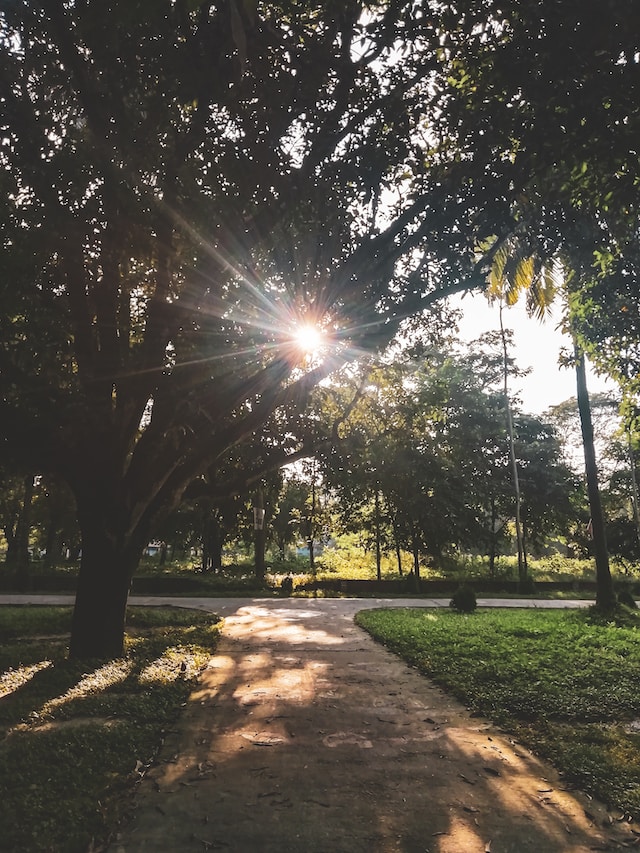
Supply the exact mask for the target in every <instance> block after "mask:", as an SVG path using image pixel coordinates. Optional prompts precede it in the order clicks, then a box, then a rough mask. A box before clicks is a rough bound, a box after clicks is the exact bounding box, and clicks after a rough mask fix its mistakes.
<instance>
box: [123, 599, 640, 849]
mask: <svg viewBox="0 0 640 853" xmlns="http://www.w3.org/2000/svg"><path fill="white" fill-rule="evenodd" d="M354 609H355V608H354V606H353V605H352V606H350V607H346V606H342V607H341V606H340V605H339V604H337V603H335V602H321V601H317V602H300V603H298V604H295V605H294V604H293V603H290V602H286V603H279V602H277V601H276V602H272V603H268V604H267V603H261V604H247V605H245V606H240V607H239V609H238V610H237V611H236V612H235V613H234V614H233V615H232V616H230V617H229V618H227V619H226V620H225V625H224V629H223V639H222V641H221V643H220V645H219V648H218V653H217V654H216V656H215V657H214V658H213V659H212V660H211V662H210V664H209V666H208V668H207V669H206V670H205V672H204V674H203V676H202V679H201V683H200V686H199V688H198V690H196V691H195V692H194V693H193V694H192V696H191V698H190V701H189V703H188V706H187V708H186V709H185V713H184V715H183V717H182V719H181V721H180V724H179V728H178V729H177V730H176V731H175V732H174V733H172V734H171V735H170V736H169V737H168V738H167V740H166V742H165V746H164V749H163V753H162V755H161V758H160V761H159V763H158V764H157V765H156V766H154V767H153V768H151V770H150V771H149V772H148V773H147V775H146V777H145V779H144V780H143V781H142V782H141V784H140V786H139V788H138V791H137V795H136V798H135V801H134V803H133V809H132V810H133V817H132V820H131V823H130V824H129V825H128V826H127V827H125V828H124V829H123V831H122V833H121V834H120V835H119V836H118V838H117V840H116V841H115V842H114V843H113V844H112V846H111V847H110V848H109V849H110V850H111V851H112V853H142V851H145V853H147V851H149V853H150V851H153V853H159V851H180V853H181V852H182V851H197V850H200V851H201V850H225V851H239V853H244V851H247V853H254V851H260V853H272V852H273V853H275V851H278V853H283V851H284V853H286V852H287V851H290V853H298V852H299V853H359V852H360V851H362V853H391V851H403V853H414V851H415V853H418V851H420V853H425V851H427V853H486V851H490V853H529V851H530V853H534V851H535V853H587V851H592V850H602V851H613V850H619V849H623V848H624V847H626V846H628V845H629V844H630V843H633V842H634V841H635V840H637V836H636V835H634V834H633V832H632V830H631V828H630V827H629V826H628V825H627V824H625V823H624V822H622V821H621V820H620V818H621V815H616V814H609V813H608V812H607V810H606V809H605V808H604V807H603V806H602V805H601V804H600V803H597V802H594V801H593V800H591V799H589V798H587V797H586V796H585V795H583V794H581V793H580V792H576V791H570V790H567V787H566V786H565V785H564V784H563V782H562V779H561V778H560V777H559V776H558V774H557V773H555V771H554V770H553V769H552V768H551V767H550V766H549V765H547V764H545V763H543V762H541V761H540V760H538V759H537V758H536V757H535V756H533V755H532V754H531V753H530V752H528V751H527V750H526V749H524V748H523V747H521V746H519V745H518V744H517V743H514V742H513V741H511V740H510V739H509V738H508V737H506V736H505V735H504V734H503V733H501V732H500V731H498V730H496V729H495V728H494V727H492V726H491V725H490V724H489V723H488V722H487V721H486V720H483V719H479V718H474V717H472V716H471V715H470V714H469V713H468V712H467V711H466V710H465V709H464V708H463V707H462V706H461V705H460V704H459V703H457V702H456V701H454V700H452V699H451V698H450V697H448V696H447V695H446V694H445V693H444V692H443V691H442V690H440V689H439V688H438V687H436V686H434V685H433V684H432V683H430V682H429V681H428V680H427V679H425V678H423V677H422V676H420V675H419V674H418V673H417V672H416V671H415V670H413V669H411V668H410V667H408V666H406V665H405V664H404V663H403V662H401V661H400V660H399V659H398V658H396V657H395V656H394V655H392V654H390V653H389V652H387V651H386V650H385V649H383V648H382V647H380V646H379V645H377V644H376V643H374V642H373V641H372V640H371V639H370V638H369V637H368V636H367V635H366V634H365V633H364V632H363V631H361V630H360V629H358V628H357V627H356V626H355V625H354V624H353V619H352V615H353V612H354Z"/></svg>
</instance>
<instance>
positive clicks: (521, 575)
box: [500, 301, 527, 586]
mask: <svg viewBox="0 0 640 853" xmlns="http://www.w3.org/2000/svg"><path fill="white" fill-rule="evenodd" d="M500 336H501V338H502V350H503V362H502V366H503V376H504V404H505V406H506V410H507V435H508V437H509V457H510V459H511V472H512V475H513V491H514V495H515V499H516V508H515V523H516V539H517V542H518V583H519V584H520V585H521V586H522V585H523V584H524V583H525V581H526V580H527V561H526V558H525V556H524V545H523V541H522V523H521V520H520V505H521V498H520V478H519V476H518V459H517V457H516V442H515V437H514V434H513V417H512V414H511V402H510V400H509V358H508V352H507V337H506V335H505V331H504V324H503V322H502V301H501V302H500Z"/></svg>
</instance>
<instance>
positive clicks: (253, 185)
mask: <svg viewBox="0 0 640 853" xmlns="http://www.w3.org/2000/svg"><path fill="white" fill-rule="evenodd" d="M432 26H433V24H431V23H429V21H427V20H426V19H425V18H424V17H423V16H420V15H416V14H414V13H413V11H412V4H411V3H406V4H405V3H400V4H394V5H393V6H392V7H389V8H385V7H382V6H381V7H380V8H377V6H376V5H375V4H374V5H373V6H371V7H370V8H369V10H368V11H365V9H364V6H363V4H361V3H358V2H353V1H351V2H346V3H345V2H328V3H313V2H305V3H293V2H283V3H275V4H269V5H268V6H256V4H253V3H250V2H244V3H241V2H236V0H220V2H215V3H213V2H195V3H194V2H187V0H176V2H172V1H170V0H164V1H162V0H147V2H140V3H136V4H130V3H128V2H112V3H102V2H97V0H95V2H90V0H89V1H88V2H74V3H70V2H64V0H51V2H47V3H44V2H43V3H37V2H33V3H31V2H29V3H17V4H11V5H5V6H4V8H3V11H2V12H1V13H0V40H1V41H2V47H3V51H2V59H1V65H0V105H1V113H2V120H1V124H0V135H1V136H2V138H3V140H4V142H3V145H2V147H1V149H0V166H1V168H2V171H1V178H0V180H1V181H2V188H3V193H2V198H3V202H2V209H1V215H2V220H3V222H2V224H3V234H4V237H3V249H4V255H5V266H4V276H3V278H2V284H1V287H2V293H1V294H0V295H1V296H2V304H3V316H2V341H3V347H2V364H1V369H2V373H3V379H4V388H3V395H2V408H3V411H2V432H3V452H4V453H7V454H12V455H13V456H15V457H16V458H20V459H22V460H24V464H25V465H26V464H27V463H28V464H29V465H35V466H36V469H40V470H51V471H54V472H56V473H59V474H60V475H62V476H63V477H64V478H65V479H66V481H67V482H68V483H69V485H70V486H71V489H72V490H73V492H74V495H75V498H76V501H77V506H78V516H79V523H80V527H81V531H82V563H81V568H80V574H79V580H78V591H77V599H76V606H75V613H74V621H73V631H72V642H71V653H72V654H73V655H76V656H79V655H99V656H104V655H113V654H118V653H119V652H120V651H121V648H122V640H123V620H124V611H125V606H126V601H127V594H128V589H129V585H130V581H131V577H132V574H133V572H134V570H135V568H136V566H137V563H138V559H139V555H140V553H141V549H142V548H143V547H144V545H145V544H146V542H147V539H148V537H149V531H150V529H151V526H152V524H153V523H154V521H156V522H157V518H158V515H159V514H162V513H165V512H168V511H170V510H171V509H172V508H173V507H174V506H175V505H176V504H177V503H178V502H179V500H180V497H181V495H182V494H183V492H184V489H185V488H186V487H187V485H188V484H189V482H190V481H192V480H193V478H194V477H196V476H197V475H199V474H200V473H201V472H202V471H203V470H205V468H207V467H210V466H211V465H213V464H215V462H216V460H219V459H222V458H224V457H225V454H227V453H228V451H229V448H231V447H233V446H234V445H237V444H238V443H239V442H242V441H243V440H245V439H250V438H251V437H252V436H253V435H254V434H255V433H256V432H257V431H260V430H261V428H262V426H263V425H264V424H265V423H266V422H267V421H268V419H269V418H270V417H271V416H272V415H273V413H274V412H276V411H278V410H279V409H280V408H282V407H284V406H287V405H291V404H292V401H300V400H302V399H304V396H305V394H306V393H307V392H308V390H309V389H310V388H311V387H313V385H314V384H316V383H317V382H318V380H319V379H321V378H322V377H323V376H324V375H326V374H327V373H329V372H330V371H331V369H332V368H333V367H335V366H336V365H337V364H339V363H340V362H341V361H342V360H346V359H348V358H350V357H353V353H354V352H357V351H359V350H360V349H361V348H367V349H371V348H373V349H375V348H376V347H379V346H383V345H385V344H386V343H387V342H388V341H389V340H390V338H391V337H392V336H393V334H394V332H395V330H396V328H397V326H398V323H399V322H400V320H401V318H402V317H404V316H407V315H408V314H411V313H413V312H416V311H420V310H422V309H423V308H425V307H426V306H428V305H429V304H430V303H431V302H432V301H433V300H434V299H436V298H438V297H439V296H441V295H443V294H445V293H446V292H451V291H455V290H456V289H458V288H460V287H461V286H467V285H468V284H469V283H470V282H471V281H472V279H470V278H469V276H473V275H474V272H476V270H475V266H474V264H475V259H474V257H473V256H472V248H473V240H472V239H471V236H470V235H467V236H463V235H462V232H461V229H460V221H461V220H460V211H464V210H465V209H466V208H468V207H469V205H468V202H467V201H466V200H464V199H463V198H461V197H460V195H459V193H458V180H457V178H456V177H455V176H454V175H453V174H452V173H450V170H449V169H448V166H447V164H446V163H442V164H438V163H434V170H433V172H432V173H429V174H428V173H427V171H426V170H425V168H424V162H425V161H426V160H427V159H428V158H433V156H434V155H433V154H432V153H431V149H432V142H430V141H428V140H426V139H425V138H424V137H422V138H420V137H419V136H418V135H417V132H418V128H419V126H420V124H421V123H424V122H425V121H426V108H425V107H424V106H423V105H422V101H423V98H424V96H425V94H426V93H427V92H428V86H429V84H430V81H431V80H432V78H433V75H434V73H435V69H436V66H437V63H438V59H437V54H438V50H439V45H438V40H437V38H435V37H434V34H433V32H431V28H432ZM400 44H402V50H403V51H404V52H405V61H404V62H399V61H398V59H399V56H398V49H399V45H400ZM408 166H409V168H410V170H411V171H412V172H415V173H416V174H419V180H417V181H416V182H414V184H413V186H412V187H407V192H406V193H400V194H392V189H393V187H394V186H395V187H401V186H402V182H403V180H405V178H404V177H403V176H404V173H405V172H406V170H407V167H408ZM447 233H449V234H450V235H451V244H452V245H454V246H455V254H453V253H452V254H451V255H450V257H451V258H452V259H453V260H452V263H451V266H450V269H449V276H448V278H446V279H444V278H442V277H439V276H437V275H431V276H428V275H427V262H428V261H430V260H431V259H432V258H433V256H434V253H435V252H436V249H437V248H438V247H437V246H436V247H435V248H434V244H442V245H446V244H447V241H446V235H447ZM433 235H437V237H434V236H433ZM440 254H441V253H440ZM441 275H442V273H441ZM477 280H478V279H476V281H477ZM463 282H464V284H463ZM391 283H392V285H391ZM5 297H6V298H5ZM304 322H313V323H319V324H322V325H324V327H325V328H327V329H328V330H329V331H330V332H331V333H332V335H333V340H332V345H331V352H330V354H329V355H327V356H326V357H325V358H324V360H322V361H321V362H318V363H316V364H311V365H309V364H307V365H306V366H305V365H304V364H303V363H302V359H301V356H300V353H299V352H298V350H297V349H296V347H295V345H294V342H293V341H294V332H295V328H296V326H297V325H299V324H302V323H304Z"/></svg>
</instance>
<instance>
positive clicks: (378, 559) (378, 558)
mask: <svg viewBox="0 0 640 853" xmlns="http://www.w3.org/2000/svg"><path fill="white" fill-rule="evenodd" d="M375 507H376V576H377V578H378V580H379V581H380V580H382V552H381V543H380V492H379V491H378V489H376V496H375Z"/></svg>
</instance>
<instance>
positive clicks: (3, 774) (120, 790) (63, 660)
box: [0, 607, 218, 853]
mask: <svg viewBox="0 0 640 853" xmlns="http://www.w3.org/2000/svg"><path fill="white" fill-rule="evenodd" d="M217 621H218V620H217V617H216V616H214V615H213V614H210V613H203V612H200V611H198V612H195V611H188V610H182V609H178V608H175V609H173V608H164V609H155V608H130V610H129V612H128V616H127V638H126V654H125V657H123V658H121V659H119V660H115V661H110V662H108V663H105V662H98V661H96V662H94V663H91V662H87V661H84V662H82V663H79V662H77V661H70V660H68V659H67V652H68V641H69V629H70V624H71V608H68V607H0V826H1V827H2V832H1V833H0V850H2V851H12V853H15V851H20V853H32V851H33V852H34V853H35V851H56V853H76V851H77V853H81V851H82V853H84V851H87V850H90V849H95V850H98V849H103V847H104V843H105V842H106V841H107V840H108V838H109V836H110V834H111V833H112V832H113V830H114V828H116V827H117V825H118V821H119V820H120V819H121V818H122V817H123V815H124V814H125V813H126V811H127V808H128V806H129V804H130V795H131V793H132V791H133V787H134V786H135V783H136V782H137V781H138V780H139V779H141V778H142V776H143V775H144V772H145V770H146V768H147V767H148V766H149V764H150V763H151V762H152V761H153V759H154V757H155V755H156V754H157V752H158V750H159V748H160V746H161V744H162V741H163V737H164V734H165V732H166V731H167V729H168V728H170V727H171V726H172V724H173V723H174V722H175V720H176V718H177V716H178V714H179V713H180V710H181V708H182V707H183V706H184V703H185V702H186V699H187V697H188V695H189V693H190V692H191V690H192V689H193V686H194V683H195V680H196V678H197V676H198V674H199V672H200V671H201V669H202V668H203V666H204V665H205V664H206V663H207V661H208V660H209V658H210V657H211V654H212V653H213V651H214V649H215V644H216V641H217V637H218V627H217V625H216V622H217Z"/></svg>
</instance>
